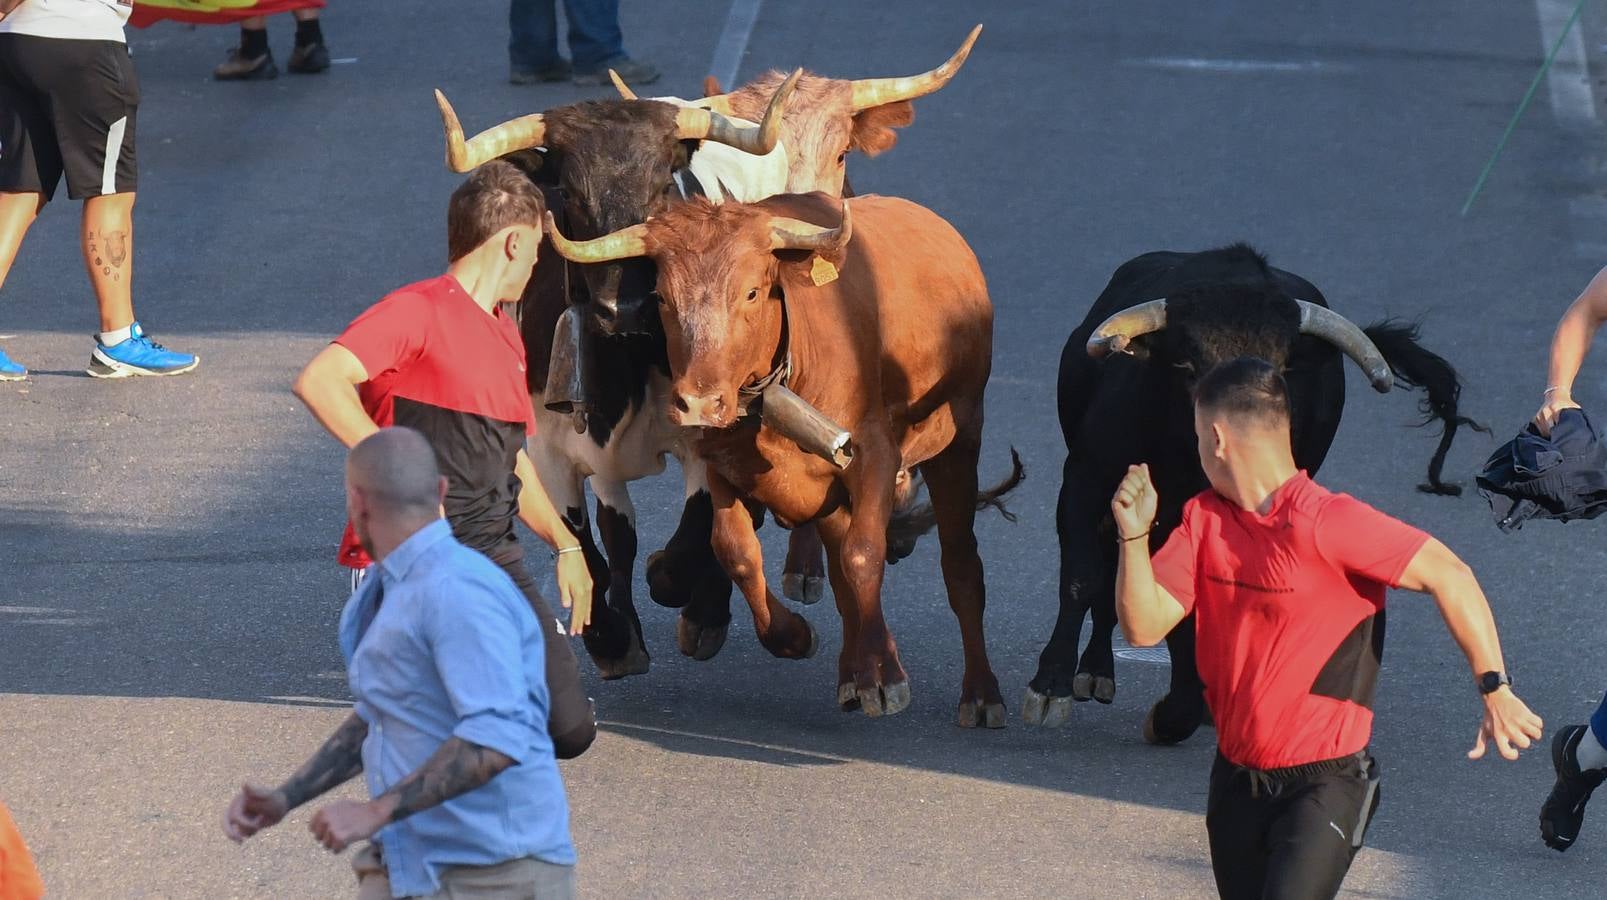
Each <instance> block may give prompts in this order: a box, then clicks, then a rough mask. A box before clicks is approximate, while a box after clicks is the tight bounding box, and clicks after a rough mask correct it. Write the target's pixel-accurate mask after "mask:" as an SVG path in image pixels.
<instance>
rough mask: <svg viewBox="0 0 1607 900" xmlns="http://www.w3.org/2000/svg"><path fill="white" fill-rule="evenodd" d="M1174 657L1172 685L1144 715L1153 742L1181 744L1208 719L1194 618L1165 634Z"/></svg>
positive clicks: (1148, 735) (1147, 738) (1146, 728)
mask: <svg viewBox="0 0 1607 900" xmlns="http://www.w3.org/2000/svg"><path fill="white" fill-rule="evenodd" d="M1166 650H1167V653H1168V654H1169V655H1170V656H1171V657H1172V684H1171V689H1170V690H1168V691H1167V692H1166V696H1164V697H1162V698H1161V699H1160V700H1159V701H1157V702H1156V704H1155V705H1154V706H1153V707H1151V708H1150V711H1149V715H1148V716H1146V717H1145V718H1144V740H1146V741H1149V742H1150V743H1151V744H1180V743H1182V742H1184V741H1186V740H1188V739H1189V736H1190V735H1192V734H1193V733H1194V731H1195V729H1197V728H1199V727H1200V723H1201V722H1202V721H1204V719H1205V685H1204V683H1203V682H1201V681H1200V670H1199V668H1198V667H1197V666H1196V665H1195V662H1194V617H1193V616H1189V617H1187V618H1185V619H1184V620H1183V621H1181V622H1179V623H1177V627H1176V628H1173V629H1172V633H1171V634H1168V635H1167V636H1166Z"/></svg>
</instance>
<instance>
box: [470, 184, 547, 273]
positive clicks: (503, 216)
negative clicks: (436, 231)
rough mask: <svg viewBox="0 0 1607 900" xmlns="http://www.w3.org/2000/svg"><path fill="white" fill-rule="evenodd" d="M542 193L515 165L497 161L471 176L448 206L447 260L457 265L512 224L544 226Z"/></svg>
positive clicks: (544, 205)
mask: <svg viewBox="0 0 1607 900" xmlns="http://www.w3.org/2000/svg"><path fill="white" fill-rule="evenodd" d="M546 212H547V204H546V202H545V201H543V200H542V198H541V190H540V189H539V188H537V187H536V185H535V183H534V182H532V181H531V180H530V178H529V176H527V175H525V174H524V173H523V172H521V171H519V169H518V167H516V166H514V165H513V164H512V163H509V162H504V161H503V160H500V159H494V160H492V161H490V162H488V163H486V164H485V165H483V166H481V167H479V168H478V169H475V170H474V171H473V172H471V173H469V177H468V178H465V179H464V180H463V183H462V184H460V185H458V189H457V190H455V191H453V192H452V199H451V200H450V201H449V202H448V203H447V206H446V258H447V261H448V262H457V261H458V260H460V259H462V258H463V257H465V256H467V255H468V254H469V253H470V251H472V250H474V248H476V247H478V246H480V245H481V244H483V243H485V242H486V240H487V239H488V238H490V237H491V235H493V234H496V233H497V232H499V231H501V230H502V229H504V228H508V227H510V226H513V225H534V226H535V227H536V228H538V229H539V228H540V227H541V219H542V216H543V215H545V213H546Z"/></svg>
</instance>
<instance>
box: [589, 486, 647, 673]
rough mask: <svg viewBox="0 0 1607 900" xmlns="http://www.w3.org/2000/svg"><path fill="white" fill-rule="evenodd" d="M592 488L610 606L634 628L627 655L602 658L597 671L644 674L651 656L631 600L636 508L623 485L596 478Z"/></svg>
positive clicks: (639, 619)
mask: <svg viewBox="0 0 1607 900" xmlns="http://www.w3.org/2000/svg"><path fill="white" fill-rule="evenodd" d="M591 489H592V493H593V494H596V495H597V533H598V534H599V535H601V537H602V540H603V549H604V551H605V552H606V553H607V556H608V559H607V564H608V607H609V609H610V610H611V611H612V612H614V613H616V614H618V615H619V616H621V617H623V618H624V619H625V622H626V624H627V625H628V626H629V628H630V636H629V638H630V639H629V643H628V645H627V647H626V650H625V654H624V656H622V657H619V658H617V659H610V660H606V661H605V660H602V659H599V660H597V669H598V671H599V672H601V673H602V676H603V677H604V678H606V679H612V678H623V677H625V676H627V675H643V674H646V672H647V668H648V664H649V657H648V654H647V647H646V645H645V644H644V642H643V640H642V620H641V618H640V617H639V616H637V614H636V603H635V601H634V600H633V599H632V597H631V576H632V574H633V573H634V569H635V568H636V508H635V506H634V505H633V504H632V503H631V495H630V491H629V489H628V488H627V487H626V486H625V484H624V483H623V482H618V481H613V480H611V479H606V478H600V477H597V476H593V477H592V480H591Z"/></svg>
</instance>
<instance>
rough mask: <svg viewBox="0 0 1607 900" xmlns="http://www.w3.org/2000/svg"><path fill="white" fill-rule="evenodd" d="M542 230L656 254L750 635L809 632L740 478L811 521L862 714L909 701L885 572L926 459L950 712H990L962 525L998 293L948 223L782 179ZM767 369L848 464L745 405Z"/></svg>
mask: <svg viewBox="0 0 1607 900" xmlns="http://www.w3.org/2000/svg"><path fill="white" fill-rule="evenodd" d="M839 209H841V212H839ZM850 219H851V220H852V221H850ZM810 223H815V224H810ZM820 223H828V224H820ZM835 223H840V225H837V226H836V227H830V225H831V224H835ZM549 227H551V223H549ZM552 239H553V243H554V244H555V246H556V247H557V248H558V250H559V252H560V253H562V254H564V255H565V256H567V257H569V258H570V259H574V260H576V261H583V262H598V261H602V260H605V259H618V258H624V257H631V256H647V257H651V258H652V259H653V260H654V262H656V263H657V267H658V292H659V295H660V296H661V297H662V298H663V306H662V310H661V316H662V319H663V322H664V331H665V336H666V343H667V348H668V351H669V360H670V369H671V377H672V379H673V381H674V394H675V398H676V399H675V404H674V406H675V410H674V411H673V412H672V416H673V417H674V418H675V419H676V420H677V421H678V422H679V423H680V424H682V425H687V426H702V427H703V428H704V429H705V430H704V432H703V437H702V439H701V441H700V443H699V445H698V452H699V454H700V455H701V456H703V457H704V458H705V459H706V460H707V461H708V463H709V468H710V472H709V476H710V477H709V481H710V490H711V493H712V495H713V500H714V510H715V512H714V534H713V545H714V549H715V552H716V554H717V555H718V557H719V559H720V561H721V563H722V564H723V565H724V566H725V568H726V570H727V571H728V572H729V573H730V574H731V577H732V579H733V580H734V581H735V582H736V583H737V585H738V587H739V588H740V589H741V591H742V593H743V596H744V597H746V598H747V601H748V605H749V606H750V607H751V609H752V611H753V619H754V627H755V630H756V631H757V632H758V636H759V640H760V642H761V643H762V644H763V645H764V646H765V647H766V648H767V649H768V650H769V651H770V652H771V653H773V654H775V655H777V656H784V657H806V656H809V655H811V654H813V653H814V651H815V646H816V639H815V634H814V631H813V629H811V628H810V626H809V623H808V622H807V621H805V620H804V619H803V617H801V616H799V615H797V614H796V613H794V612H792V611H791V610H789V609H787V608H786V607H785V606H783V605H782V604H781V603H780V602H778V601H777V600H776V597H775V596H774V595H773V594H772V593H771V592H770V590H769V588H768V586H767V585H766V584H765V578H764V566H763V560H762V558H761V555H760V546H759V540H758V537H757V536H756V535H755V533H754V527H755V517H754V515H753V514H752V513H750V511H749V509H748V508H747V506H746V505H745V504H744V503H743V502H742V498H743V497H744V496H747V497H751V498H753V499H754V500H756V501H758V502H759V503H761V504H763V506H764V507H766V508H768V509H769V510H770V511H771V512H772V514H773V515H774V516H775V517H776V519H777V520H778V521H780V522H781V523H782V524H783V525H787V526H792V525H797V524H800V523H804V522H815V523H816V524H817V525H818V527H819V530H820V534H821V537H822V539H823V541H824V543H825V545H826V555H827V562H828V570H829V575H830V578H831V583H832V591H833V593H834V594H835V595H836V598H837V608H838V612H839V613H841V615H842V621H843V649H842V654H841V656H840V657H839V660H838V692H837V699H838V702H839V703H840V704H841V705H842V706H843V708H845V709H853V708H854V707H856V706H857V707H859V708H861V709H863V710H864V711H865V712H866V713H867V714H869V715H873V716H875V715H882V714H892V713H896V712H898V711H900V710H902V709H903V708H904V707H905V706H907V705H908V704H909V698H910V689H909V679H908V676H906V675H905V673H904V668H903V666H902V665H901V664H900V663H899V657H898V650H897V647H896V645H895V644H894V642H893V638H892V635H891V634H890V633H889V631H888V628H887V622H886V620H885V619H884V618H883V615H882V603H881V587H882V575H883V570H884V568H885V563H886V558H887V528H888V523H889V521H890V519H891V518H892V515H893V512H894V509H895V505H897V503H898V501H899V500H901V499H905V498H904V497H901V496H900V495H901V494H903V493H906V492H907V486H908V485H909V484H910V483H911V479H910V471H911V470H912V469H914V468H916V467H919V469H920V471H921V472H922V473H924V475H925V480H926V484H927V489H928V492H929V493H930V495H931V501H932V507H933V511H934V512H935V518H936V524H937V528H938V535H939V540H940V542H941V545H942V566H943V579H944V583H945V585H946V587H947V589H948V595H949V605H950V607H951V608H952V609H953V610H954V614H955V616H956V617H957V618H958V619H959V622H960V633H961V637H962V640H963V644H964V652H965V676H964V682H963V685H962V687H961V693H960V706H959V723H960V724H961V725H964V726H975V725H978V724H982V725H986V726H988V727H991V728H997V727H1002V726H1003V725H1004V718H1005V713H1004V703H1003V700H1002V698H1001V697H1000V695H999V686H998V681H997V679H996V678H995V677H994V674H993V670H992V668H991V666H990V665H989V663H988V656H987V650H986V647H985V645H984V641H983V634H982V611H983V606H984V604H985V599H986V595H985V588H984V584H983V577H982V560H981V557H980V556H978V554H977V545H976V536H975V534H974V531H973V523H974V519H975V516H976V505H977V501H978V493H977V457H978V454H979V451H980V449H981V441H982V406H983V402H982V401H983V391H984V388H985V386H986V384H987V381H988V372H989V369H990V366H991V355H992V347H993V307H992V304H991V302H990V301H989V299H988V291H987V285H986V283H985V281H984V280H983V277H982V272H981V269H980V268H979V267H978V265H977V261H976V256H975V255H974V254H973V253H972V252H971V248H970V247H969V246H967V245H966V243H965V240H964V239H963V238H961V237H960V235H959V234H958V233H956V232H955V230H954V228H953V227H951V226H950V225H949V224H948V223H947V222H945V221H944V220H943V219H941V218H939V217H938V216H937V215H935V214H934V213H932V212H931V211H929V210H926V209H924V208H922V207H920V206H917V205H915V204H913V203H910V202H908V201H905V200H899V199H895V198H891V197H863V198H860V199H856V200H854V201H852V216H851V217H850V215H849V211H848V206H847V205H846V204H844V205H841V206H840V205H839V201H835V200H833V199H831V198H829V197H827V196H826V195H824V194H808V195H790V194H789V195H782V196H778V197H773V198H771V199H768V200H765V201H762V202H759V203H755V204H748V205H743V204H724V205H720V206H716V205H714V204H710V203H707V202H691V203H687V204H684V205H682V206H679V207H677V208H674V209H671V210H669V211H666V212H665V213H663V214H661V215H659V216H656V217H654V218H652V219H649V220H648V221H647V222H646V223H644V224H642V225H638V226H635V227H632V228H628V229H625V230H623V231H619V232H615V233H614V234H611V235H607V236H604V237H602V238H598V239H596V240H593V241H585V242H577V243H570V242H568V241H566V240H564V239H563V237H562V236H561V235H559V234H557V233H556V231H555V230H554V233H553V234H552ZM776 378H783V379H785V380H786V381H787V384H788V386H789V387H790V388H791V389H792V390H793V391H795V392H797V393H798V394H799V395H801V396H802V397H803V398H804V399H805V400H807V401H808V402H809V403H810V404H812V405H813V406H814V407H815V408H817V409H819V410H820V411H821V412H823V413H825V414H826V415H827V416H829V417H830V418H831V419H833V420H834V421H836V422H838V423H841V424H842V425H843V426H845V427H847V428H849V429H850V430H851V431H852V433H853V443H852V453H853V455H852V461H851V462H850V463H849V464H848V466H847V467H846V468H844V469H840V470H839V469H837V468H836V467H835V466H834V465H833V464H831V463H830V462H827V461H826V460H824V459H822V458H820V457H817V456H814V455H811V454H809V453H806V452H804V451H803V450H802V449H800V448H799V446H798V445H797V444H795V443H793V442H792V441H790V440H788V439H787V438H785V437H782V436H781V435H780V434H778V433H776V432H774V431H773V430H771V429H770V428H769V427H767V426H761V425H760V423H759V421H758V416H755V415H752V413H753V412H754V410H753V409H751V408H749V407H750V403H751V398H753V397H755V396H757V392H756V390H755V388H756V387H758V386H761V385H765V384H768V383H770V382H771V381H773V380H774V379H776Z"/></svg>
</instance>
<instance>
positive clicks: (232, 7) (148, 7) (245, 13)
mask: <svg viewBox="0 0 1607 900" xmlns="http://www.w3.org/2000/svg"><path fill="white" fill-rule="evenodd" d="M323 5H324V0H135V2H134V12H133V14H132V15H130V16H129V18H128V24H130V25H133V26H134V27H135V28H148V27H150V26H151V25H152V24H154V23H156V22H160V21H162V20H163V19H169V20H172V21H175V22H194V23H196V24H198V25H226V24H229V23H230V22H238V21H240V20H241V19H249V18H251V17H252V16H271V15H273V14H275V13H282V12H289V11H291V10H293V9H310V8H313V7H321V6H323Z"/></svg>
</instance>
